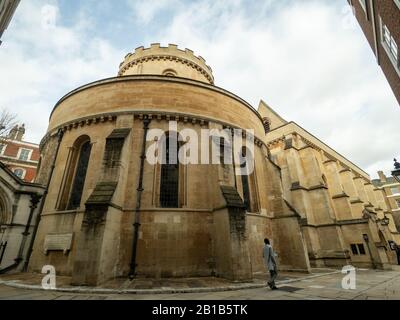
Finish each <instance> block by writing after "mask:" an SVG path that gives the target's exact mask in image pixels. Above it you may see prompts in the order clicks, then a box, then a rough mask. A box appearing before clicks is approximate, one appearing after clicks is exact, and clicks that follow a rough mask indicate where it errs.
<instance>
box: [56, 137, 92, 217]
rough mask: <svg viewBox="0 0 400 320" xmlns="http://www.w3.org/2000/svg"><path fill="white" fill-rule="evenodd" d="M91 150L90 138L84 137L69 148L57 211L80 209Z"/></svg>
mask: <svg viewBox="0 0 400 320" xmlns="http://www.w3.org/2000/svg"><path fill="white" fill-rule="evenodd" d="M91 149H92V144H91V142H90V138H89V137H88V136H86V135H85V136H81V137H79V138H78V139H77V140H76V141H75V143H74V145H73V146H72V147H71V148H70V152H69V155H68V158H67V161H66V162H67V163H66V169H65V172H64V177H63V182H62V184H61V186H62V189H61V190H60V194H59V199H58V200H57V209H58V210H74V209H77V208H79V207H80V202H81V198H82V193H83V187H84V184H85V180H86V173H87V168H88V164H89V158H90V153H91Z"/></svg>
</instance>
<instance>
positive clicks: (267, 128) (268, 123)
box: [263, 118, 271, 134]
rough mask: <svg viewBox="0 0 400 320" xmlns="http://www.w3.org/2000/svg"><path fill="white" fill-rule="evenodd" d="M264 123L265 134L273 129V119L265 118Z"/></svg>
mask: <svg viewBox="0 0 400 320" xmlns="http://www.w3.org/2000/svg"><path fill="white" fill-rule="evenodd" d="M263 125H264V130H265V134H267V133H268V132H270V131H271V120H270V119H269V118H263Z"/></svg>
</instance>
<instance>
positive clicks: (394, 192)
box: [390, 187, 399, 194]
mask: <svg viewBox="0 0 400 320" xmlns="http://www.w3.org/2000/svg"><path fill="white" fill-rule="evenodd" d="M390 191H391V192H392V194H398V193H399V188H398V187H392V188H390Z"/></svg>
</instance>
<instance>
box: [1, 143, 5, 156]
mask: <svg viewBox="0 0 400 320" xmlns="http://www.w3.org/2000/svg"><path fill="white" fill-rule="evenodd" d="M5 150H6V145H5V144H0V155H2V154H4V151H5Z"/></svg>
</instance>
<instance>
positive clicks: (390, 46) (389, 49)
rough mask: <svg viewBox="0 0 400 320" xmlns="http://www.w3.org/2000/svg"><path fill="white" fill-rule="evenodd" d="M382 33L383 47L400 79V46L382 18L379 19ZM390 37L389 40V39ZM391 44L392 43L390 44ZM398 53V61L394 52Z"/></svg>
mask: <svg viewBox="0 0 400 320" xmlns="http://www.w3.org/2000/svg"><path fill="white" fill-rule="evenodd" d="M379 24H380V33H381V45H382V47H383V48H384V49H385V51H386V54H387V56H388V57H389V60H390V61H391V62H392V64H393V66H394V69H395V70H396V72H397V75H398V76H399V77H400V54H399V50H400V48H399V44H398V43H397V42H396V41H395V39H394V38H393V37H392V35H391V32H390V30H389V28H388V27H387V26H386V25H385V23H384V22H383V20H382V17H379ZM388 37H389V38H388ZM388 42H390V43H388ZM394 49H395V50H396V51H397V59H396V58H395V56H394V54H395V53H394V52H393V50H394Z"/></svg>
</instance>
